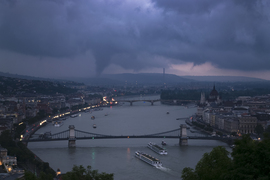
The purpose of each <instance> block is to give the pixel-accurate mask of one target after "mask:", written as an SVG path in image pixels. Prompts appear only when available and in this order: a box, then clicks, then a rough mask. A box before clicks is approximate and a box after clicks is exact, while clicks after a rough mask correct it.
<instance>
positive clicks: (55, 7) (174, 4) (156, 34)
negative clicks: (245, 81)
mask: <svg viewBox="0 0 270 180" xmlns="http://www.w3.org/2000/svg"><path fill="white" fill-rule="evenodd" d="M269 9H270V2H269V1H268V0H245V1H238V0H220V1H216V0H203V1H202V0H193V1H190V0H107V1H105V0H102V1H89V0H79V1H78V0H38V1H33V0H23V1H19V0H3V1H0V58H1V59H2V60H1V64H2V65H1V67H2V68H1V69H0V71H2V72H10V73H14V72H15V71H16V72H18V74H20V73H24V74H27V75H37V76H50V75H49V74H47V73H52V75H55V76H68V75H70V76H72V75H76V76H90V75H93V74H96V75H99V74H101V73H117V72H157V71H158V70H160V73H162V68H166V70H168V72H171V73H175V74H178V75H192V74H190V73H192V72H193V74H194V75H196V72H195V71H197V74H198V75H215V73H213V72H215V71H217V72H219V73H216V75H233V74H235V75H248V74H250V75H254V76H259V74H260V72H262V73H265V74H268V73H269V69H270V33H269V32H270V11H269ZM60 65H61V69H58V68H59V67H60ZM39 66H42V67H43V68H48V69H50V70H46V71H45V70H44V69H42V68H41V67H39ZM55 66H57V67H58V68H54V67H55ZM186 67H188V68H186ZM22 68H23V69H24V70H22ZM72 68H74V69H76V70H75V71H76V73H75V72H74V73H73V74H72V73H69V74H68V73H67V71H70V70H71V69H72ZM31 69H32V74H31V73H30V72H29V71H30V70H31ZM88 69H89V71H91V73H90V72H87V70H88ZM186 69H188V71H187V70H186ZM209 69H210V70H209ZM41 72H42V73H41ZM189 72H190V73H189ZM211 72H212V74H211ZM220 72H222V73H223V74H221V73H220ZM241 72H242V73H241ZM256 74H257V75H256ZM269 74H270V73H269Z"/></svg>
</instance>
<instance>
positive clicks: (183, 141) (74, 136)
mask: <svg viewBox="0 0 270 180" xmlns="http://www.w3.org/2000/svg"><path fill="white" fill-rule="evenodd" d="M120 138H130V139H131V138H174V139H179V144H180V145H188V139H205V140H226V139H230V138H223V137H217V136H214V137H213V136H211V135H203V134H201V133H199V132H196V131H194V130H190V129H189V128H187V125H186V124H181V125H180V128H177V129H173V130H169V131H164V132H159V133H154V134H145V135H106V134H97V133H92V132H86V131H81V130H77V129H75V126H74V125H70V126H69V129H68V130H65V131H62V132H58V133H55V134H51V133H45V134H40V135H39V136H38V137H36V138H33V137H30V138H29V139H24V140H22V141H23V142H25V143H26V144H27V143H28V142H41V141H68V147H75V146H76V140H83V139H120Z"/></svg>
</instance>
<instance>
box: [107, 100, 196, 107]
mask: <svg viewBox="0 0 270 180" xmlns="http://www.w3.org/2000/svg"><path fill="white" fill-rule="evenodd" d="M159 101H160V102H173V103H175V104H176V103H177V101H183V102H188V103H196V102H197V101H196V100H179V99H178V100H164V99H133V100H127V99H126V100H123V99H122V100H116V102H118V103H119V102H128V103H130V105H131V106H132V105H133V103H134V102H149V103H151V105H154V103H155V102H159ZM112 102H115V101H112Z"/></svg>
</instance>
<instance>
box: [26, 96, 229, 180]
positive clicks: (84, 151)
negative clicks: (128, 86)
mask: <svg viewBox="0 0 270 180" xmlns="http://www.w3.org/2000/svg"><path fill="white" fill-rule="evenodd" d="M127 99H132V98H127ZM133 99H141V100H146V99H159V96H146V97H133ZM167 112H169V114H167ZM195 112H196V108H195V107H191V108H186V107H184V106H173V105H163V104H160V102H155V103H154V105H153V106H151V103H149V102H144V101H141V102H135V103H133V105H132V106H130V104H129V103H124V104H123V103H122V104H121V105H118V106H113V107H106V108H103V110H100V111H92V113H89V112H88V113H85V112H82V113H80V114H79V116H78V117H76V118H68V119H67V120H65V121H63V122H64V124H63V125H62V126H61V127H54V126H53V125H52V124H47V125H46V126H45V127H43V128H41V129H39V130H38V131H37V132H36V134H41V133H44V132H47V131H51V133H52V134H54V133H57V132H61V131H64V130H68V126H69V125H74V126H75V129H77V130H81V131H87V132H93V133H98V134H107V135H144V134H151V133H159V132H164V131H169V130H173V129H176V128H178V127H179V125H180V124H185V122H184V120H176V119H177V118H184V117H188V116H191V115H193V114H194V113H195ZM105 114H107V115H106V116H105ZM93 115H94V116H95V120H91V116H93ZM93 124H96V126H97V128H96V129H94V128H93V127H92V126H93ZM162 140H164V139H91V140H77V141H76V148H68V142H67V141H52V142H34V143H29V144H28V148H29V149H30V150H32V151H33V152H34V153H35V154H36V155H37V156H39V157H40V158H41V159H42V160H43V161H45V162H48V163H49V164H50V166H51V167H52V168H53V169H54V170H56V169H57V168H60V170H61V172H62V173H65V172H67V171H70V170H71V169H72V167H73V165H83V166H84V167H87V166H88V165H90V166H91V167H92V169H95V170H98V171H99V172H106V173H113V174H114V179H115V180H127V179H129V180H133V179H134V180H135V179H136V180H138V179H143V180H144V179H147V180H152V179H153V180H154V179H155V180H156V179H160V180H162V179H170V180H174V179H178V180H179V179H181V171H182V169H183V168H184V167H191V168H194V167H195V165H196V164H197V162H198V161H199V160H200V159H201V158H202V155H203V154H204V153H205V152H210V151H211V150H212V149H213V147H215V146H224V147H226V148H228V146H227V144H225V143H223V142H220V141H214V140H189V141H188V146H179V144H178V143H179V140H178V139H165V141H166V143H167V146H166V150H167V151H168V155H166V156H161V155H159V154H156V153H155V152H153V151H151V150H150V149H148V148H147V143H148V142H150V141H151V142H155V143H157V144H160V143H161V141H162ZM137 150H140V151H144V152H146V153H148V154H150V155H152V156H154V157H156V158H158V159H160V160H161V161H162V163H163V167H162V168H159V169H157V168H155V167H152V166H150V165H148V164H146V163H144V162H143V161H141V160H139V159H137V158H135V157H134V153H135V151H137Z"/></svg>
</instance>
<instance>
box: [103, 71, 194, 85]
mask: <svg viewBox="0 0 270 180" xmlns="http://www.w3.org/2000/svg"><path fill="white" fill-rule="evenodd" d="M102 77H105V78H108V79H112V80H117V81H122V82H127V83H139V84H146V83H147V84H149V83H150V84H163V83H167V84H175V83H180V82H190V81H194V80H189V79H186V78H183V77H180V76H177V75H174V74H165V75H164V76H163V74H161V73H160V74H159V73H139V74H131V73H124V74H106V75H102Z"/></svg>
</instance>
